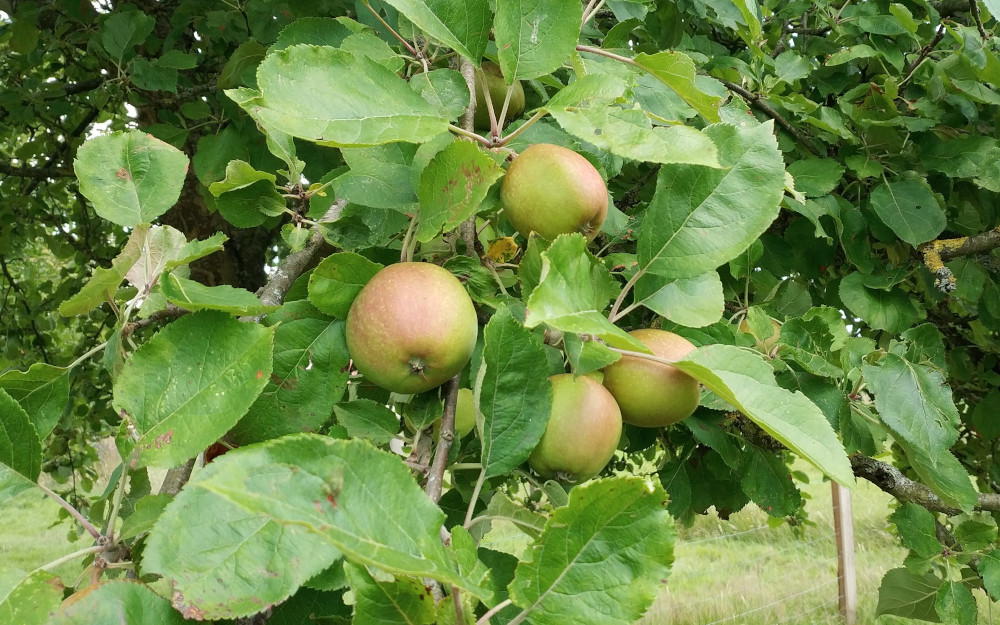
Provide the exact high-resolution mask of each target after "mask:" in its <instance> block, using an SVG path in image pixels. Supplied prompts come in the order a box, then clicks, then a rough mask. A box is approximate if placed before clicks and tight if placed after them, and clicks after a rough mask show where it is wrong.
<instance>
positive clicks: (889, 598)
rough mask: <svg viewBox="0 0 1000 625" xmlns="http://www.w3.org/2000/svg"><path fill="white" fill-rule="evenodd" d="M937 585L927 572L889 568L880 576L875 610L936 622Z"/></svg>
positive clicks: (939, 583)
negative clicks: (915, 572) (923, 573)
mask: <svg viewBox="0 0 1000 625" xmlns="http://www.w3.org/2000/svg"><path fill="white" fill-rule="evenodd" d="M940 585H941V580H939V579H938V578H937V577H935V576H934V575H932V574H930V573H927V574H925V575H916V574H914V573H911V572H909V571H908V570H906V569H892V570H890V571H888V572H887V573H886V574H885V575H884V576H883V577H882V586H881V587H880V588H879V589H878V607H877V608H876V610H875V613H876V614H877V615H878V616H881V615H883V614H893V615H896V616H902V617H904V618H911V619H919V620H922V621H930V622H932V623H940V622H941V619H940V618H939V617H938V615H937V612H936V611H935V610H934V599H935V596H936V594H937V590H938V587H939V586H940Z"/></svg>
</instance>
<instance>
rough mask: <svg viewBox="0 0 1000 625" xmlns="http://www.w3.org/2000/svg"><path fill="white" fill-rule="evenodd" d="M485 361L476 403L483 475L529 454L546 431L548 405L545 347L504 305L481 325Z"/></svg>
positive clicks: (497, 471)
mask: <svg viewBox="0 0 1000 625" xmlns="http://www.w3.org/2000/svg"><path fill="white" fill-rule="evenodd" d="M483 339H484V341H485V346H484V347H483V365H482V366H481V367H480V368H479V378H478V379H477V380H476V388H475V405H476V406H478V407H479V414H481V415H482V418H481V419H480V418H478V417H477V419H476V428H477V429H478V431H479V438H480V440H481V442H482V464H483V472H484V473H485V474H486V477H490V476H493V475H503V474H504V473H507V472H508V471H510V470H511V469H513V468H514V467H516V466H518V465H520V464H521V463H522V462H524V461H525V460H527V459H528V456H529V455H531V452H532V450H534V448H535V445H537V444H538V441H539V440H541V438H542V434H544V433H545V426H546V425H547V424H548V421H549V412H550V411H551V409H552V385H551V383H550V382H549V380H548V361H547V360H546V357H545V348H544V346H543V345H542V343H541V341H539V340H538V337H536V336H535V335H534V334H533V333H532V332H531V331H530V330H528V329H526V328H525V327H524V326H523V325H521V323H520V322H518V321H517V320H516V319H515V318H514V317H513V315H511V313H510V310H509V309H508V308H507V307H506V306H502V307H501V308H500V309H499V310H498V311H497V312H496V313H495V314H494V315H493V317H492V318H490V320H489V323H487V324H486V327H485V329H484V330H483Z"/></svg>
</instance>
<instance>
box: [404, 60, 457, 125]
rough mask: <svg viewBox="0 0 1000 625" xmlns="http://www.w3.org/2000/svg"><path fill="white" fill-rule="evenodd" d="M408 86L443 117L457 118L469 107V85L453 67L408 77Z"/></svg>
mask: <svg viewBox="0 0 1000 625" xmlns="http://www.w3.org/2000/svg"><path fill="white" fill-rule="evenodd" d="M410 87H411V88H412V89H414V90H415V91H416V92H417V93H419V94H420V95H421V96H422V97H423V98H424V99H425V100H427V102H429V103H430V104H431V106H433V107H434V108H436V109H437V111H438V114H439V115H441V117H444V118H445V119H458V118H459V117H461V115H462V113H464V112H465V109H467V108H468V107H469V99H470V98H471V97H472V96H471V95H470V94H469V85H468V84H466V82H465V78H463V77H462V74H460V73H459V72H457V71H455V70H453V69H434V70H431V71H429V72H423V73H420V74H417V75H416V76H414V77H412V78H410Z"/></svg>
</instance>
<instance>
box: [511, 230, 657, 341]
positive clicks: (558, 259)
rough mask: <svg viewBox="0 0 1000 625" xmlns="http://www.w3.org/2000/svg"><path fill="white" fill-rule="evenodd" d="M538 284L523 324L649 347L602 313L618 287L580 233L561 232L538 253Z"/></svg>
mask: <svg viewBox="0 0 1000 625" xmlns="http://www.w3.org/2000/svg"><path fill="white" fill-rule="evenodd" d="M541 258H542V268H541V275H540V281H539V283H538V286H536V287H535V289H534V290H533V291H532V292H531V295H530V296H529V297H528V314H527V318H526V319H525V325H526V326H528V327H529V328H534V327H535V326H538V325H540V324H543V323H544V324H546V325H548V326H550V327H553V328H556V329H558V330H562V331H563V332H575V333H577V334H591V335H594V336H597V337H600V338H601V339H603V340H605V341H606V342H608V343H609V344H611V345H613V346H615V347H622V348H625V349H635V350H638V351H647V350H646V347H645V346H644V345H643V344H642V343H640V342H638V341H636V340H635V339H633V338H632V337H631V336H629V335H628V333H627V332H625V331H624V330H622V329H621V328H619V327H618V326H616V325H615V324H613V323H611V322H610V321H608V318H607V317H605V316H604V314H602V311H603V310H604V309H605V308H606V307H607V305H608V303H609V302H610V301H611V300H612V298H614V297H615V295H617V293H618V291H619V287H618V283H617V282H616V281H615V279H614V278H613V277H612V276H611V273H610V272H609V271H608V270H607V268H606V267H605V266H604V265H603V264H602V263H601V262H600V261H599V260H597V259H596V258H594V256H592V255H591V254H590V253H589V252H588V251H587V242H586V240H585V239H584V238H583V236H582V235H580V234H576V233H574V234H569V235H567V234H563V235H559V236H558V237H556V240H555V241H553V243H552V245H550V246H549V248H548V249H547V250H546V251H544V252H542V253H541Z"/></svg>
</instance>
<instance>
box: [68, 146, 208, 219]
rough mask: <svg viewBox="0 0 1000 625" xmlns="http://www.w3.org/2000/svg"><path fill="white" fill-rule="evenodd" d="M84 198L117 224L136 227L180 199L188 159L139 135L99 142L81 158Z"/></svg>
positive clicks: (78, 165)
mask: <svg viewBox="0 0 1000 625" xmlns="http://www.w3.org/2000/svg"><path fill="white" fill-rule="evenodd" d="M73 169H74V171H75V172H76V176H77V178H79V179H80V193H82V194H83V196H84V197H85V198H87V199H88V200H90V201H91V202H93V203H94V211H95V212H96V213H97V214H98V215H100V216H101V217H103V218H104V219H107V220H108V221H110V222H112V223H116V224H118V225H120V226H125V227H132V226H135V225H138V224H140V223H146V222H150V221H152V220H154V219H156V218H157V217H159V216H160V215H162V214H163V213H165V212H167V209H169V208H170V207H171V206H173V205H174V202H176V201H177V198H178V197H180V194H181V187H182V186H184V177H185V176H186V175H187V170H188V159H187V156H185V155H184V153H183V152H181V151H180V150H178V149H177V148H175V147H174V146H172V145H170V144H169V143H165V142H163V141H160V140H159V139H156V138H155V137H153V136H152V135H148V134H146V133H144V132H141V131H139V130H132V131H129V132H114V133H111V134H109V135H103V136H100V137H94V138H93V139H90V140H89V141H87V142H86V143H84V144H83V145H82V146H80V149H79V150H78V151H77V153H76V159H74V161H73Z"/></svg>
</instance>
